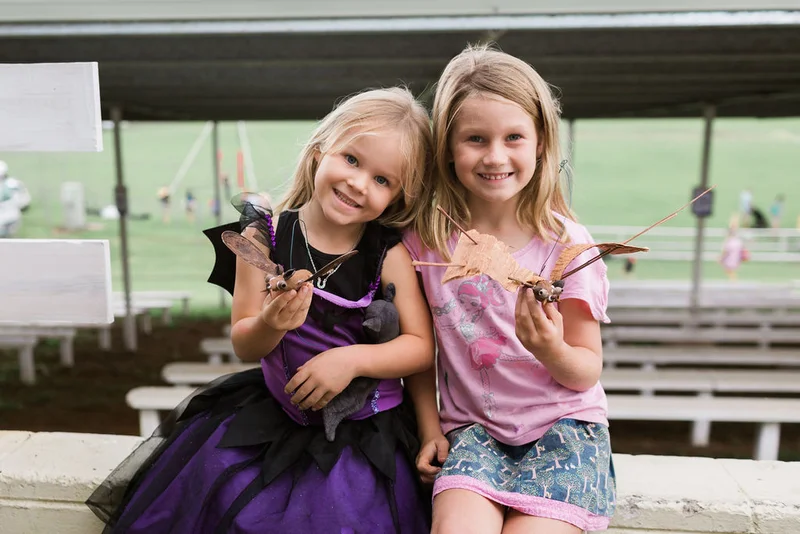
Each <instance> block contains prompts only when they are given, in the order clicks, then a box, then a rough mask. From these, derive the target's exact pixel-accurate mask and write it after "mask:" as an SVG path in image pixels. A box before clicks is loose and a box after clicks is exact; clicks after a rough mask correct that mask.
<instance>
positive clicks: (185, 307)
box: [181, 298, 189, 315]
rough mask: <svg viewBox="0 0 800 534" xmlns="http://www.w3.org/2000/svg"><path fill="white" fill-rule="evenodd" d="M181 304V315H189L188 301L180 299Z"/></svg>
mask: <svg viewBox="0 0 800 534" xmlns="http://www.w3.org/2000/svg"><path fill="white" fill-rule="evenodd" d="M181 303H182V304H183V312H182V313H183V315H189V299H188V298H185V299H181Z"/></svg>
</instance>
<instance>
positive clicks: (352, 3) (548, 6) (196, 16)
mask: <svg viewBox="0 0 800 534" xmlns="http://www.w3.org/2000/svg"><path fill="white" fill-rule="evenodd" d="M774 9H781V10H791V9H800V0H669V1H667V0H605V1H603V2H598V1H597V0H561V1H560V2H553V1H551V0H436V1H431V0H403V1H402V2H401V1H392V2H388V1H378V2H375V1H373V0H341V1H336V2H333V1H330V0H303V1H300V2H297V1H290V0H230V1H227V2H220V1H218V0H160V1H158V2H152V1H147V2H145V1H140V0H0V21H6V22H12V21H14V22H43V21H98V22H104V21H132V20H215V19H265V18H266V19H270V18H275V19H286V18H339V17H379V16H397V17H415V16H437V15H450V16H469V15H509V14H564V13H643V12H659V11H660V12H681V11H717V10H719V11H751V10H755V11H758V10H774Z"/></svg>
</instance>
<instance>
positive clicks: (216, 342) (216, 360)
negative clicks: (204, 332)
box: [200, 337, 241, 364]
mask: <svg viewBox="0 0 800 534" xmlns="http://www.w3.org/2000/svg"><path fill="white" fill-rule="evenodd" d="M200 351H201V352H203V354H207V355H208V363H210V364H220V363H222V362H223V361H225V360H227V361H228V362H231V363H237V362H240V361H241V360H239V357H238V356H236V353H235V352H234V350H233V343H232V342H231V338H230V337H214V338H206V339H203V340H201V341H200Z"/></svg>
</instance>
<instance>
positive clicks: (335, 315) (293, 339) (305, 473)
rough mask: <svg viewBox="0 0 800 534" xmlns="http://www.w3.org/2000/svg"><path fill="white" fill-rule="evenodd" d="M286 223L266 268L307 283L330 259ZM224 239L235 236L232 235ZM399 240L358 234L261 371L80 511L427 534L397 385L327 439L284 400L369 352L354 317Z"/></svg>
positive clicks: (138, 456) (287, 219) (130, 521)
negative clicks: (327, 363) (333, 358)
mask: <svg viewBox="0 0 800 534" xmlns="http://www.w3.org/2000/svg"><path fill="white" fill-rule="evenodd" d="M297 221H298V217H297V213H296V212H284V213H283V214H282V215H281V219H280V224H279V225H278V233H277V235H276V234H275V233H274V232H273V233H272V236H273V237H272V241H273V243H274V245H275V246H274V247H273V257H272V259H273V261H274V262H275V263H278V264H281V265H283V266H285V267H286V268H287V269H289V268H295V269H300V268H303V269H309V270H312V271H313V269H312V268H311V264H312V263H313V264H316V265H324V264H326V263H327V262H328V261H330V260H331V259H332V258H333V257H332V256H329V255H326V254H323V253H321V252H319V251H316V250H314V249H313V248H311V247H308V246H307V243H306V242H305V239H304V236H303V233H302V232H301V231H300V228H299V224H297ZM268 222H270V220H269V219H268ZM226 227H228V229H230V228H233V229H235V230H237V231H238V223H236V224H235V225H234V226H231V225H226ZM220 228H222V227H220ZM270 229H271V224H270ZM213 230H219V229H212V231H213ZM219 233H221V231H217V232H216V235H218V234H219ZM207 234H208V232H207ZM208 235H210V234H208ZM210 237H211V236H210ZM212 241H214V239H213V237H212ZM399 241H400V236H399V234H397V233H396V232H394V231H393V230H389V229H386V228H384V227H382V226H380V225H378V224H376V223H370V224H368V226H367V229H366V230H365V232H364V235H363V237H362V238H361V241H360V242H359V244H358V245H357V249H358V251H359V253H358V254H357V255H356V256H354V257H353V258H351V259H349V260H347V261H346V262H345V263H343V264H342V265H341V267H340V268H339V269H338V270H337V271H336V272H335V273H333V274H332V275H331V276H330V278H329V279H327V280H326V284H325V289H324V290H323V289H320V288H318V287H314V297H313V299H312V305H311V310H310V311H309V314H308V318H307V320H306V322H305V324H303V326H301V327H300V328H298V329H296V330H294V331H291V332H288V333H287V334H286V335H285V336H284V338H283V340H282V341H281V342H280V343H279V344H278V346H277V347H276V348H275V349H274V350H273V351H272V352H271V353H270V354H269V355H267V356H265V357H264V358H263V359H262V360H261V368H260V369H253V370H250V371H245V372H241V373H236V374H233V375H229V376H226V377H221V378H219V379H217V380H216V381H214V382H212V383H210V384H207V385H205V386H203V387H202V388H199V389H198V390H197V391H196V392H195V393H194V394H192V395H191V396H190V397H189V398H188V399H186V400H185V401H184V402H183V403H182V404H181V405H180V406H178V407H177V408H176V409H175V410H174V411H173V412H171V413H170V414H169V416H168V417H167V418H165V420H164V422H163V423H162V424H161V426H160V427H159V428H158V429H157V430H156V432H155V433H154V434H153V436H152V437H150V438H149V439H147V440H146V441H145V442H143V443H142V444H141V445H140V446H139V448H137V450H135V451H134V452H133V453H132V454H131V455H130V456H129V457H128V458H127V459H126V460H125V461H124V462H123V463H122V464H121V465H120V466H119V467H117V469H116V470H115V471H114V472H113V473H112V474H111V475H110V476H109V477H108V478H107V479H106V480H105V481H104V483H103V484H102V485H101V486H100V487H98V488H97V489H96V490H95V492H94V493H93V494H92V496H91V497H90V498H89V500H88V501H87V504H88V505H89V507H90V508H91V509H92V510H93V511H94V512H95V513H96V514H97V515H98V516H99V517H100V518H101V519H102V520H103V521H104V522H105V523H106V525H107V526H106V529H105V532H106V533H131V534H133V533H137V534H138V533H142V534H144V533H147V534H165V533H174V534H222V533H236V534H265V533H281V534H291V533H303V534H309V533H320V534H322V533H331V534H345V533H347V534H356V533H370V534H377V533H399V534H407V533H409V534H417V533H419V534H422V533H425V534H427V533H428V532H429V531H430V506H429V504H430V501H429V497H427V496H426V495H425V493H424V492H423V490H422V488H421V487H420V484H419V479H418V477H417V474H416V470H415V468H414V458H415V456H416V453H417V450H418V442H417V438H416V427H415V421H414V415H413V409H412V408H411V406H410V403H409V402H408V401H407V399H406V397H405V396H404V393H403V388H402V385H401V383H400V380H380V381H377V382H375V383H376V384H377V386H376V387H375V388H374V390H372V391H370V392H369V394H368V396H367V399H366V401H365V402H364V405H363V406H362V407H361V409H359V410H358V411H357V412H355V413H354V414H352V415H350V416H349V417H348V418H347V419H345V420H344V421H342V422H341V423H340V424H339V425H338V427H337V428H336V431H335V438H334V439H333V440H330V439H328V438H326V434H325V431H324V427H323V424H322V416H321V415H320V412H312V411H300V410H299V409H298V408H297V407H295V406H294V405H292V404H291V403H290V400H289V399H290V396H289V395H287V394H285V393H284V392H283V388H284V386H285V385H286V384H287V383H288V381H289V379H290V378H291V377H292V376H293V375H294V373H295V371H296V369H297V368H298V367H299V366H301V365H302V364H303V363H305V362H306V361H308V360H309V359H311V358H312V357H314V356H316V355H317V354H319V353H321V352H323V351H325V350H328V349H330V348H333V347H339V346H346V345H351V344H355V343H366V342H367V341H366V339H365V334H364V328H363V326H362V322H363V320H364V313H365V308H366V307H367V306H368V305H369V304H370V303H371V302H372V301H373V299H375V298H379V297H380V292H381V289H380V283H379V280H380V271H381V265H382V262H383V258H384V256H385V252H386V251H387V250H388V249H389V248H391V247H392V246H394V245H395V244H397V243H398V242H399ZM215 248H216V249H217V253H218V254H217V265H216V266H215V271H219V269H220V266H221V262H222V263H226V264H227V267H226V268H225V269H224V270H226V272H228V273H230V272H233V270H232V268H231V266H232V265H234V264H235V258H234V257H233V254H232V253H231V254H230V257H224V258H221V255H224V254H225V251H227V249H226V248H224V247H217V244H216V243H215ZM309 255H313V261H311V260H310V259H309V257H308V256H309ZM226 276H228V275H226ZM230 276H232V275H230ZM230 276H229V277H230ZM215 283H217V282H215ZM228 283H230V284H232V278H231V280H229V281H228ZM229 287H230V288H231V289H232V285H230V286H229ZM329 437H330V436H329Z"/></svg>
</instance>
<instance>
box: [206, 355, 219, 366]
mask: <svg viewBox="0 0 800 534" xmlns="http://www.w3.org/2000/svg"><path fill="white" fill-rule="evenodd" d="M208 363H210V364H212V365H219V364H221V363H222V354H220V353H218V352H215V353H213V354H209V355H208Z"/></svg>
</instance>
